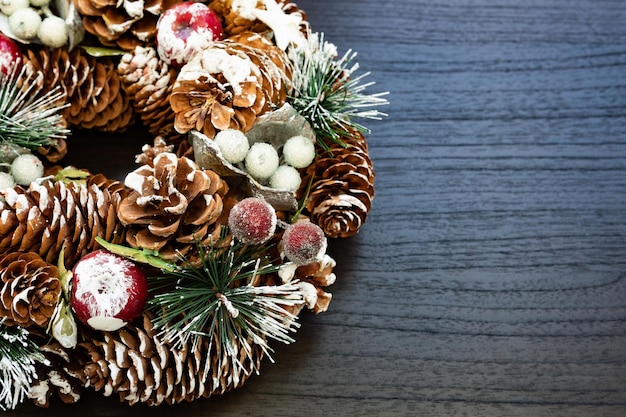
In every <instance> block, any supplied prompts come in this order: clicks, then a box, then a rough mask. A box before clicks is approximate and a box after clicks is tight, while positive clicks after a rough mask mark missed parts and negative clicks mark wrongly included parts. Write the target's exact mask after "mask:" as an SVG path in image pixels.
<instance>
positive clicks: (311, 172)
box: [298, 134, 374, 238]
mask: <svg viewBox="0 0 626 417" xmlns="http://www.w3.org/2000/svg"><path fill="white" fill-rule="evenodd" d="M342 140H343V141H344V142H345V143H346V147H342V146H341V145H338V144H335V143H333V144H331V145H330V151H321V150H318V151H319V152H318V153H319V156H318V157H317V158H316V160H315V161H314V162H313V163H312V164H311V165H310V166H309V167H308V168H307V169H306V175H305V176H304V177H303V179H302V186H301V188H300V190H299V192H298V194H299V196H298V198H302V197H303V195H304V193H305V192H306V187H308V184H309V183H310V181H311V178H312V181H313V182H312V183H311V189H310V192H309V195H308V197H307V201H306V204H305V207H306V210H307V211H308V212H309V213H310V217H311V221H312V222H313V223H316V224H317V225H318V226H320V227H321V228H322V229H323V230H324V233H326V235H327V236H329V237H333V238H335V237H349V236H352V235H354V234H356V233H357V232H358V231H359V228H360V227H361V226H362V225H363V223H364V222H365V219H366V217H367V214H368V213H369V210H370V208H371V206H372V200H373V199H374V169H373V165H372V161H371V159H370V157H369V154H368V151H367V144H366V142H365V138H364V137H363V135H362V134H358V135H357V136H356V137H355V138H342Z"/></svg>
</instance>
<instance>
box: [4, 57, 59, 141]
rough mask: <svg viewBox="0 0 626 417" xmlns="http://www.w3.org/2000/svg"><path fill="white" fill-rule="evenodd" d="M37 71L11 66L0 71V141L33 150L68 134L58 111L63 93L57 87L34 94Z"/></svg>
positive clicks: (39, 78)
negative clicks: (9, 68)
mask: <svg viewBox="0 0 626 417" xmlns="http://www.w3.org/2000/svg"><path fill="white" fill-rule="evenodd" d="M42 77H43V75H42V74H41V73H40V72H29V71H28V70H27V66H23V67H22V69H21V70H18V65H14V66H13V67H12V69H11V71H7V73H6V74H5V73H2V72H0V142H2V143H3V144H8V145H14V146H20V147H24V148H27V149H30V150H35V149H37V148H39V147H40V146H46V145H51V144H54V143H55V142H56V141H57V140H59V139H64V138H66V137H67V135H68V134H69V133H70V131H69V130H68V129H66V128H65V122H64V120H63V116H62V115H61V113H60V112H61V110H63V109H64V108H65V107H67V106H69V103H65V99H64V98H65V93H64V92H63V91H62V90H61V88H60V87H58V86H57V87H56V88H54V89H52V90H49V91H46V92H44V93H42V94H38V93H37V90H38V89H39V82H40V81H41V78H42Z"/></svg>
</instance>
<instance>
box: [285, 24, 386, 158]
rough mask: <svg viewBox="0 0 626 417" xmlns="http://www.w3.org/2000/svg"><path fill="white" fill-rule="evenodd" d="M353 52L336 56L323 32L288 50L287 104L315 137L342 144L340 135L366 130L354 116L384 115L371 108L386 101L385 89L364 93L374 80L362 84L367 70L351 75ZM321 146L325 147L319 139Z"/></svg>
mask: <svg viewBox="0 0 626 417" xmlns="http://www.w3.org/2000/svg"><path fill="white" fill-rule="evenodd" d="M356 55H357V54H356V52H353V51H352V50H348V51H347V52H346V53H345V54H344V55H343V56H342V57H341V58H339V59H337V48H336V46H335V45H333V44H332V43H329V42H326V41H324V35H323V33H322V34H318V33H309V34H308V38H307V42H306V43H305V44H304V45H302V46H298V47H297V48H294V49H291V50H290V51H289V58H290V60H291V61H292V63H293V67H294V69H293V76H292V83H293V93H292V96H291V97H290V99H289V100H290V103H291V105H292V106H293V107H294V108H295V109H296V110H297V111H298V112H299V113H300V114H301V115H302V116H303V117H304V118H305V119H306V120H307V121H308V122H309V123H310V124H311V127H312V128H313V130H314V131H315V133H316V134H317V136H318V138H327V139H329V140H331V141H332V142H335V143H339V144H340V145H342V146H345V143H344V142H343V141H342V138H350V137H354V136H355V134H356V132H360V133H369V129H367V128H366V127H365V126H363V125H362V124H360V123H358V122H356V121H355V119H358V118H362V119H375V120H380V119H381V118H382V117H384V116H386V114H385V113H382V112H380V111H378V110H377V109H375V108H374V107H378V106H382V105H386V104H388V101H387V100H386V99H385V98H384V96H385V95H387V94H388V92H382V93H376V94H367V93H366V92H365V90H366V89H367V88H369V87H371V86H372V85H374V84H375V83H374V82H367V83H363V80H364V79H365V77H367V76H368V75H370V73H369V72H367V73H364V74H360V75H358V76H354V74H355V72H356V71H357V70H358V69H359V64H358V63H356V62H354V59H355V58H356ZM320 145H321V146H322V147H324V148H325V149H327V148H328V146H327V145H326V144H325V143H324V142H323V141H320Z"/></svg>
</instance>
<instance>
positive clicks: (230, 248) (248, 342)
mask: <svg viewBox="0 0 626 417" xmlns="http://www.w3.org/2000/svg"><path fill="white" fill-rule="evenodd" d="M198 249H199V253H200V259H201V265H200V266H192V265H191V264H189V263H186V264H185V263H183V264H182V266H181V267H179V268H176V269H172V270H169V271H164V275H163V276H161V277H155V278H151V290H152V291H154V292H155V293H156V295H155V296H154V297H153V298H152V299H151V300H150V306H151V309H152V310H153V311H154V312H155V313H156V315H157V317H156V318H155V320H154V325H155V328H156V330H157V332H158V333H159V335H160V336H161V337H162V338H163V340H164V341H167V342H170V343H172V344H173V346H174V347H178V348H181V347H183V346H185V345H188V344H189V343H190V344H192V345H194V346H197V344H198V343H200V341H201V339H202V338H208V339H209V345H210V346H211V349H215V351H216V352H225V353H226V355H227V357H228V359H229V360H230V361H232V364H233V365H234V366H235V368H237V370H239V371H244V372H247V370H246V369H245V366H244V363H242V361H240V359H239V358H240V355H241V353H242V352H243V353H244V358H248V359H251V360H248V361H245V362H248V363H251V364H252V366H253V367H254V366H255V365H254V357H253V356H254V352H253V348H252V345H257V346H259V347H260V348H261V350H262V351H263V352H264V353H265V354H266V355H267V356H268V357H269V358H270V360H271V354H270V352H273V350H272V349H271V348H270V347H269V345H268V339H273V340H276V341H280V342H283V343H291V342H293V341H294V340H293V339H292V337H291V336H290V333H291V332H293V331H295V330H296V329H297V328H298V327H299V324H298V323H297V322H296V319H297V316H295V315H294V314H292V313H290V312H288V311H287V310H285V307H286V306H293V305H297V304H301V303H302V302H303V300H302V293H301V291H300V289H299V287H298V285H297V283H288V284H283V285H276V286H257V285H254V283H255V282H256V281H257V280H258V277H259V276H261V275H264V274H268V273H272V272H275V271H277V270H278V267H277V266H275V265H273V264H272V262H271V261H270V260H269V259H268V257H267V256H266V255H265V253H267V248H263V247H259V246H250V245H245V244H242V243H239V242H235V241H234V240H231V239H229V238H228V237H227V228H224V229H223V230H222V236H221V238H220V239H219V241H218V242H215V243H214V244H212V245H208V246H205V247H202V246H200V245H199V247H198ZM220 357H221V356H220ZM220 360H221V359H220Z"/></svg>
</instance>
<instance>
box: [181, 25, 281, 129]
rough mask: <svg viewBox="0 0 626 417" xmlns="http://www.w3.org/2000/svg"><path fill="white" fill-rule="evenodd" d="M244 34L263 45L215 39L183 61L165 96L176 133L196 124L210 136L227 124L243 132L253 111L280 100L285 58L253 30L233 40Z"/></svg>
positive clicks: (255, 113)
mask: <svg viewBox="0 0 626 417" xmlns="http://www.w3.org/2000/svg"><path fill="white" fill-rule="evenodd" d="M247 36H251V37H254V38H255V42H262V43H263V46H264V49H259V48H257V47H252V46H248V45H246V44H243V43H239V42H235V41H232V40H225V41H222V42H215V43H213V45H212V46H211V47H209V48H207V49H205V50H204V51H203V52H202V53H199V54H197V55H196V56H195V57H194V58H193V59H192V60H191V61H190V62H189V63H187V64H186V65H185V66H183V68H182V69H181V71H180V73H179V74H178V77H177V80H176V83H175V84H174V89H173V91H172V95H171V97H170V104H171V106H172V109H173V110H174V112H175V113H176V119H175V125H174V127H175V128H176V130H177V131H178V132H180V133H186V132H188V131H190V130H192V129H196V130H198V131H200V132H202V133H204V134H205V135H206V136H208V137H209V138H213V137H215V135H216V133H217V131H219V130H225V129H229V128H231V129H237V130H241V131H243V132H245V131H248V130H249V129H250V128H251V127H252V125H253V124H254V122H255V120H256V117H257V116H259V115H261V114H263V113H265V112H267V111H269V110H271V109H275V108H278V107H280V106H281V105H282V104H283V103H284V102H285V99H286V96H287V93H288V91H289V89H290V84H291V82H290V79H289V77H290V76H291V66H290V65H291V64H290V63H289V59H288V58H287V56H286V55H285V54H284V52H283V51H281V50H280V49H278V48H277V47H275V46H274V45H273V44H272V43H271V42H270V41H269V40H267V39H265V40H261V39H260V38H262V37H260V36H259V35H258V34H253V33H248V32H246V33H245V34H242V35H239V38H238V39H244V38H246V37H247ZM263 39H264V38H263ZM269 51H271V52H269Z"/></svg>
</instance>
